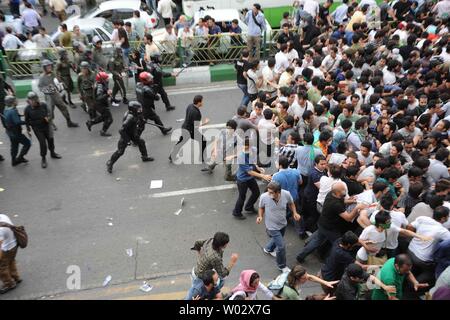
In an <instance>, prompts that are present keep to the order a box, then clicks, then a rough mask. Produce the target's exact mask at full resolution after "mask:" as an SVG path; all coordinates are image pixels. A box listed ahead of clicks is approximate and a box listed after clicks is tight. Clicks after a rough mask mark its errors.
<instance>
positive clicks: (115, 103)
mask: <svg viewBox="0 0 450 320" xmlns="http://www.w3.org/2000/svg"><path fill="white" fill-rule="evenodd" d="M111 105H112V106H113V107H118V106H119V104H118V103H117V102H111Z"/></svg>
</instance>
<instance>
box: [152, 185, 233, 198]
mask: <svg viewBox="0 0 450 320" xmlns="http://www.w3.org/2000/svg"><path fill="white" fill-rule="evenodd" d="M232 189H236V185H235V184H224V185H221V186H215V187H205V188H195V189H187V190H178V191H169V192H160V193H154V194H149V195H148V197H149V198H168V197H176V196H183V195H187V194H195V193H203V192H211V191H222V190H232Z"/></svg>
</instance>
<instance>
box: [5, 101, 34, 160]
mask: <svg viewBox="0 0 450 320" xmlns="http://www.w3.org/2000/svg"><path fill="white" fill-rule="evenodd" d="M5 105H6V109H5V112H4V116H5V127H6V133H7V134H8V137H9V139H10V140H11V160H12V165H13V167H14V166H17V165H18V164H19V163H26V162H28V160H27V159H25V158H24V156H25V155H26V154H27V153H28V150H30V147H31V142H30V140H29V139H28V138H27V137H25V135H24V134H23V133H22V125H24V124H25V121H23V120H21V119H20V115H19V112H18V111H17V99H16V97H14V96H6V97H5ZM19 144H21V145H23V147H22V150H21V151H20V154H19V156H17V154H18V153H19Z"/></svg>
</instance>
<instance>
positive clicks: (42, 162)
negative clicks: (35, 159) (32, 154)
mask: <svg viewBox="0 0 450 320" xmlns="http://www.w3.org/2000/svg"><path fill="white" fill-rule="evenodd" d="M41 167H42V169H45V168H47V160H46V159H45V158H42V161H41Z"/></svg>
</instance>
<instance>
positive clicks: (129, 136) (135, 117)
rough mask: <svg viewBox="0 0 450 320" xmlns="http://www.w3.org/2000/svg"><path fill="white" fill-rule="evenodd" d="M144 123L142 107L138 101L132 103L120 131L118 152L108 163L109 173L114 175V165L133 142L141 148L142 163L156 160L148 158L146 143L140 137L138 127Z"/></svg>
mask: <svg viewBox="0 0 450 320" xmlns="http://www.w3.org/2000/svg"><path fill="white" fill-rule="evenodd" d="M142 121H143V118H142V105H141V104H140V103H139V102H137V101H131V102H130V103H129V104H128V111H127V112H126V113H125V116H124V118H123V123H122V128H121V129H120V130H119V133H120V140H119V143H118V145H117V151H116V152H114V153H113V155H112V156H111V159H110V160H109V161H108V162H107V163H106V169H107V171H108V172H109V173H112V169H113V165H114V163H115V162H116V161H117V160H118V159H119V158H120V157H121V156H122V155H123V154H124V152H125V149H126V148H127V146H128V143H129V142H133V143H134V144H136V145H137V146H138V147H139V151H140V152H141V159H142V161H144V162H147V161H153V160H154V159H153V158H151V157H149V156H148V153H147V148H146V146H145V141H144V140H143V139H141V137H140V136H139V132H138V127H139V126H140V125H141V122H142Z"/></svg>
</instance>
